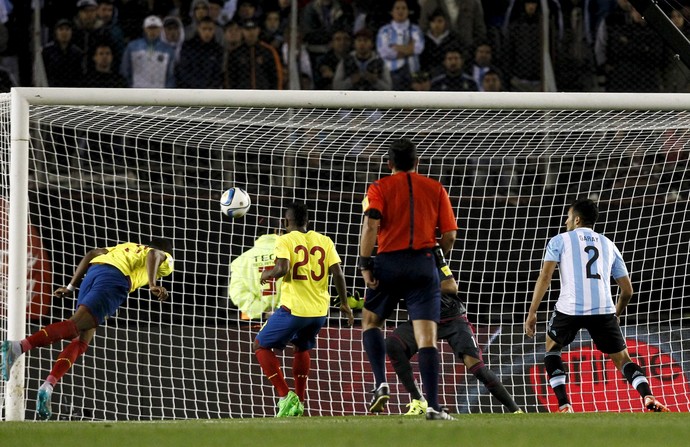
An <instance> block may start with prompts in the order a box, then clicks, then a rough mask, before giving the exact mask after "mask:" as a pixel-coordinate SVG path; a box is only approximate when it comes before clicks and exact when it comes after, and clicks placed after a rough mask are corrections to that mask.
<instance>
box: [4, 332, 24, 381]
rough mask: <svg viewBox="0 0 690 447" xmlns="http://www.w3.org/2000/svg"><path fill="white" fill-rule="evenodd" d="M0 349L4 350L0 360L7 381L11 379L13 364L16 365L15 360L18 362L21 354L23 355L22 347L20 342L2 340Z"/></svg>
mask: <svg viewBox="0 0 690 447" xmlns="http://www.w3.org/2000/svg"><path fill="white" fill-rule="evenodd" d="M0 351H2V359H0V362H1V363H2V368H1V369H2V371H1V372H2V378H3V380H4V381H5V382H7V381H8V380H10V372H11V371H12V365H14V362H16V361H17V359H18V358H19V356H20V355H22V352H21V347H20V346H19V342H16V341H11V340H5V341H3V342H2V346H1V347H0Z"/></svg>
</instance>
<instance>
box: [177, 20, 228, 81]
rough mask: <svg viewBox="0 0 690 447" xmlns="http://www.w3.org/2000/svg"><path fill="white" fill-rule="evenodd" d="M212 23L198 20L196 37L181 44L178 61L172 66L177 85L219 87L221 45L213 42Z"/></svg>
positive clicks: (213, 22) (214, 25) (221, 75)
mask: <svg viewBox="0 0 690 447" xmlns="http://www.w3.org/2000/svg"><path fill="white" fill-rule="evenodd" d="M215 35H216V22H215V21H214V20H213V19H212V18H211V17H204V18H203V19H201V20H199V22H198V24H197V29H196V36H194V37H192V39H190V40H187V41H186V42H185V43H184V44H182V51H181V53H180V63H179V64H177V66H176V67H175V80H176V81H177V87H178V88H209V89H218V88H222V87H223V47H222V46H221V45H220V44H219V43H218V42H216V40H215Z"/></svg>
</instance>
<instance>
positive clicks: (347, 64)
mask: <svg viewBox="0 0 690 447" xmlns="http://www.w3.org/2000/svg"><path fill="white" fill-rule="evenodd" d="M333 88H334V89H335V90H390V89H391V76H390V73H389V72H388V67H386V64H385V63H384V62H383V59H381V57H380V56H379V55H378V54H376V52H375V51H374V33H373V32H372V31H371V30H369V29H368V28H363V29H361V30H359V31H357V33H356V34H355V49H354V50H353V51H352V53H350V54H349V55H347V56H345V57H344V58H343V60H341V61H340V62H339V63H338V67H337V69H336V71H335V77H334V79H333Z"/></svg>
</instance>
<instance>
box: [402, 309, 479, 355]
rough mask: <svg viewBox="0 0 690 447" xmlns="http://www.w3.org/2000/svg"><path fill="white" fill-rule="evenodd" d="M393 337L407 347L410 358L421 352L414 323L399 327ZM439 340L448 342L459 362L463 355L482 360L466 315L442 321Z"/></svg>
mask: <svg viewBox="0 0 690 447" xmlns="http://www.w3.org/2000/svg"><path fill="white" fill-rule="evenodd" d="M392 336H393V337H396V338H398V339H399V340H400V342H401V343H402V344H403V346H404V347H405V352H406V353H407V354H408V357H412V356H413V355H415V354H416V353H417V351H418V350H419V348H418V347H417V342H416V341H415V338H414V329H413V328H412V322H410V321H406V322H404V323H402V324H400V325H398V327H397V328H395V330H394V331H393V334H392ZM438 339H439V340H446V341H447V342H448V345H450V347H451V349H452V350H453V353H455V356H456V357H457V358H458V360H462V356H463V355H469V356H470V357H474V358H476V359H479V360H482V352H481V350H480V349H479V346H477V340H476V339H475V338H474V328H473V327H472V323H470V322H469V320H468V319H467V316H465V315H458V316H456V317H454V318H453V319H448V320H442V321H441V323H440V324H439V325H438Z"/></svg>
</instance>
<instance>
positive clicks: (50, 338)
mask: <svg viewBox="0 0 690 447" xmlns="http://www.w3.org/2000/svg"><path fill="white" fill-rule="evenodd" d="M172 271H173V257H172V245H171V244H170V242H169V241H167V240H164V239H154V240H152V241H151V242H150V243H149V244H147V245H139V244H134V243H131V242H127V243H124V244H119V245H116V246H114V247H108V248H96V249H93V250H91V251H89V252H88V253H87V254H86V256H84V258H83V259H82V260H81V262H79V265H78V266H77V269H76V271H75V272H74V275H73V276H72V280H71V281H70V282H69V284H68V285H67V286H65V287H58V288H57V290H55V295H56V296H60V297H62V296H68V295H70V294H72V292H73V291H74V289H75V288H76V286H77V285H78V284H79V282H80V281H81V280H82V278H84V280H83V282H82V283H81V286H80V287H79V295H78V297H77V310H76V312H75V313H74V315H72V316H71V317H70V318H69V319H67V320H64V321H61V322H59V323H53V324H49V325H48V326H46V327H44V328H43V329H41V330H40V331H38V332H35V333H34V334H32V335H30V336H28V337H26V338H25V339H24V340H21V341H12V340H6V341H4V342H3V343H2V375H3V378H4V379H5V380H9V378H10V372H11V369H12V365H13V364H14V362H15V361H16V360H17V358H18V357H19V356H20V355H21V354H23V353H25V352H27V351H29V350H31V349H33V348H39V347H43V346H48V345H51V344H53V343H55V342H57V341H60V340H65V339H70V340H72V342H71V343H70V344H69V345H67V347H65V349H63V351H62V352H61V353H60V355H58V358H57V360H56V362H55V365H54V366H53V369H52V370H51V371H50V374H49V375H48V377H47V378H46V381H45V382H44V383H43V385H41V387H40V388H39V390H38V404H37V411H38V417H39V418H40V419H44V420H45V419H50V417H51V415H52V410H51V397H52V393H53V387H54V386H55V384H56V383H57V382H58V380H60V379H61V378H62V376H64V375H65V373H67V371H68V370H69V368H70V367H71V366H72V365H73V364H74V362H76V360H77V359H78V358H79V357H80V356H81V355H83V354H84V353H85V352H86V349H87V348H88V346H89V343H90V342H91V340H92V339H93V336H94V333H95V332H96V328H97V327H98V326H100V325H101V324H103V322H104V321H105V320H106V319H107V318H108V317H110V316H113V315H115V313H116V312H117V309H118V308H119V307H120V306H121V305H122V304H124V302H125V301H127V297H128V296H129V294H130V292H133V291H135V290H137V289H138V288H140V287H143V286H145V285H148V287H149V290H150V291H151V293H152V294H153V295H154V296H155V297H157V298H158V300H159V301H164V300H166V299H167V298H168V291H167V290H166V288H165V287H163V286H161V285H158V284H157V280H158V279H160V278H162V277H164V276H168V275H170V274H171V273H172Z"/></svg>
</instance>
